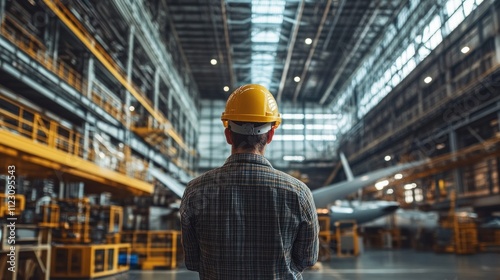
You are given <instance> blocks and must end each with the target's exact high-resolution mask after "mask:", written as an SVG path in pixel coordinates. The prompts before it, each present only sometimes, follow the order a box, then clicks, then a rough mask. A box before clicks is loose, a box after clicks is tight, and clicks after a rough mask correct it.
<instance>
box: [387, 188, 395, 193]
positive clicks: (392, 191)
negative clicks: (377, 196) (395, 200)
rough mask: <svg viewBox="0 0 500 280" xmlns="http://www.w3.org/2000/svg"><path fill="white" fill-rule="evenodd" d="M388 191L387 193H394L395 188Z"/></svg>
mask: <svg viewBox="0 0 500 280" xmlns="http://www.w3.org/2000/svg"><path fill="white" fill-rule="evenodd" d="M386 193H387V194H393V193H394V190H393V189H388V190H387V192H386Z"/></svg>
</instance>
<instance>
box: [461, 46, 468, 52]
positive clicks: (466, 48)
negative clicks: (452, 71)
mask: <svg viewBox="0 0 500 280" xmlns="http://www.w3.org/2000/svg"><path fill="white" fill-rule="evenodd" d="M460 51H461V52H462V53H468V52H469V51H470V48H469V47H467V46H465V47H463V48H462V49H461V50H460Z"/></svg>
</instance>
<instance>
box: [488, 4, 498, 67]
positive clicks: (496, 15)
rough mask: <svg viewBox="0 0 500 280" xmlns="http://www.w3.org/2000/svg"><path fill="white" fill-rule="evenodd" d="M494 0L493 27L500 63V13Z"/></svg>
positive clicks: (496, 52) (492, 10)
mask: <svg viewBox="0 0 500 280" xmlns="http://www.w3.org/2000/svg"><path fill="white" fill-rule="evenodd" d="M495 2H496V1H494V0H491V1H490V10H491V15H492V18H493V28H494V30H495V56H496V60H497V63H500V15H499V13H498V11H497V9H496V8H495V6H496V5H495Z"/></svg>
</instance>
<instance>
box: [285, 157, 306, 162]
mask: <svg viewBox="0 0 500 280" xmlns="http://www.w3.org/2000/svg"><path fill="white" fill-rule="evenodd" d="M304 159H305V157H304V156H284V157H283V160H285V161H304Z"/></svg>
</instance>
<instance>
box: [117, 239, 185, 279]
mask: <svg viewBox="0 0 500 280" xmlns="http://www.w3.org/2000/svg"><path fill="white" fill-rule="evenodd" d="M121 236H122V242H126V243H130V244H131V246H132V253H135V254H137V255H138V257H139V265H140V266H141V268H142V269H154V268H155V267H170V268H176V267H177V252H178V246H179V245H180V244H179V242H178V239H179V238H180V231H177V230H150V231H125V232H122V234H121Z"/></svg>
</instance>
